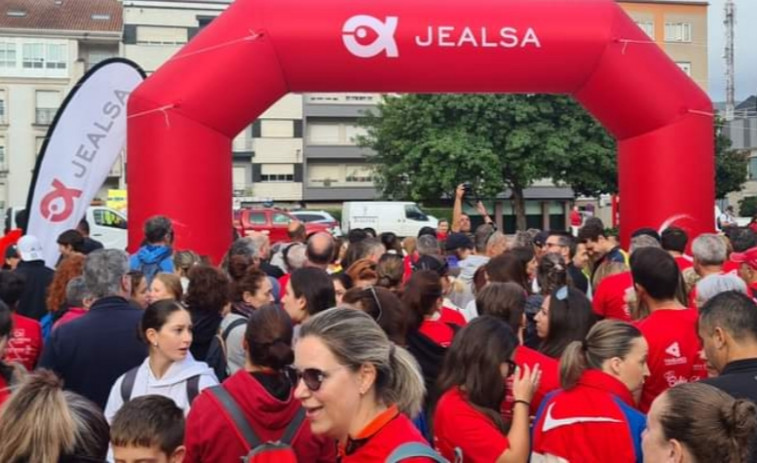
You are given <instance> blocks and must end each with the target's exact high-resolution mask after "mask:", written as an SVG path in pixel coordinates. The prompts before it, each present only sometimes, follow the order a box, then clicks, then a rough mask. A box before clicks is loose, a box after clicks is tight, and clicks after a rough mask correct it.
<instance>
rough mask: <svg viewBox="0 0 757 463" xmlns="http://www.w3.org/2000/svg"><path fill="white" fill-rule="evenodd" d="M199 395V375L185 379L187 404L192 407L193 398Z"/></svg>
mask: <svg viewBox="0 0 757 463" xmlns="http://www.w3.org/2000/svg"><path fill="white" fill-rule="evenodd" d="M199 394H200V375H194V376H192V377H190V378H188V379H187V403H188V404H189V405H192V402H194V400H195V397H197V396H198V395H199Z"/></svg>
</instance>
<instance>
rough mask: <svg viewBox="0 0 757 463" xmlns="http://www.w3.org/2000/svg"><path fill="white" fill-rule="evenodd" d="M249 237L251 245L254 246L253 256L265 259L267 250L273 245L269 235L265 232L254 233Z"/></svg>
mask: <svg viewBox="0 0 757 463" xmlns="http://www.w3.org/2000/svg"><path fill="white" fill-rule="evenodd" d="M248 239H249V240H250V245H251V246H252V251H253V256H252V257H253V258H256V259H265V258H266V257H268V256H266V255H265V254H266V251H267V250H268V248H269V247H270V245H271V241H270V240H269V239H268V235H266V234H264V233H252V234H251V235H250V236H249V237H248Z"/></svg>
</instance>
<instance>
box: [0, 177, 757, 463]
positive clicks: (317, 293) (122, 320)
mask: <svg viewBox="0 0 757 463" xmlns="http://www.w3.org/2000/svg"><path fill="white" fill-rule="evenodd" d="M461 197H462V195H461V192H460V191H458V201H456V206H455V208H454V209H453V216H452V220H451V221H450V222H445V223H441V224H440V227H439V229H433V228H425V229H422V230H421V231H420V232H419V233H418V236H414V237H405V238H404V239H400V238H399V237H398V236H396V235H395V234H394V233H390V232H386V233H381V234H376V233H375V232H374V231H373V230H370V229H353V230H350V231H349V233H348V234H347V236H345V237H343V238H335V237H333V236H331V235H330V234H328V233H316V234H314V235H312V236H306V234H305V228H304V226H303V224H301V223H298V222H292V223H291V224H290V226H289V234H288V236H289V241H287V242H284V243H276V244H275V245H273V246H272V245H271V243H270V242H269V240H268V236H267V235H265V234H261V233H255V232H252V233H250V234H249V235H248V236H245V237H240V238H238V239H236V240H235V241H234V242H233V244H232V245H231V246H230V248H229V250H228V252H227V253H226V255H225V256H224V257H223V260H222V262H221V263H220V264H219V265H218V266H216V265H213V263H211V260H210V259H209V258H207V257H205V256H200V255H197V254H196V253H194V252H192V251H191V250H181V251H180V250H176V249H174V231H173V227H172V224H171V221H170V220H169V219H168V218H166V217H160V216H158V217H153V218H151V219H149V220H148V221H147V222H146V223H145V225H144V243H143V245H142V247H141V248H140V249H139V250H138V251H137V252H136V253H135V254H133V255H131V256H129V255H128V254H126V253H125V252H124V251H121V250H114V249H98V246H96V243H95V244H94V245H93V244H92V243H89V244H87V245H86V246H85V244H84V243H87V242H88V241H87V240H90V241H92V240H91V239H89V238H86V240H85V236H84V235H83V234H82V233H81V231H78V230H70V231H67V232H65V233H63V234H62V235H61V237H60V238H59V240H58V244H59V246H60V250H61V255H62V257H61V259H60V261H59V262H58V265H57V267H56V268H55V270H52V269H48V268H47V267H45V265H44V262H43V261H42V253H41V251H42V250H41V247H40V243H39V241H38V240H37V239H36V238H35V237H33V236H29V235H27V236H23V237H21V238H20V239H18V242H17V243H15V244H12V245H9V246H8V247H7V248H6V250H5V251H3V252H4V255H5V257H6V260H5V264H6V269H4V270H2V271H0V359H2V360H0V404H2V405H1V407H0V442H1V443H0V461H2V462H55V461H65V462H96V461H99V462H105V461H113V462H118V463H121V462H141V461H152V462H173V463H178V462H181V461H186V462H227V461H228V462H232V461H239V460H240V459H242V458H247V459H246V460H244V461H250V462H253V461H280V462H289V461H301V462H324V463H325V462H337V461H341V462H344V463H347V462H385V461H386V462H398V461H408V462H415V461H417V462H422V461H423V462H425V461H449V462H453V461H464V462H481V463H484V462H485V463H491V462H497V463H505V462H506V463H513V462H515V463H521V462H522V463H526V462H528V461H531V462H534V463H542V462H544V463H546V462H550V463H551V462H557V463H560V462H610V461H612V462H621V463H622V462H638V461H645V462H649V463H658V462H660V463H661V462H687V463H694V462H700V463H702V462H713V461H727V462H753V461H757V449H754V450H753V438H754V437H755V436H757V406H756V405H755V404H754V403H753V402H752V401H753V400H757V387H756V386H757V380H756V379H755V378H757V303H756V302H755V295H757V235H756V234H755V233H754V232H753V231H752V230H750V229H748V228H738V227H730V228H728V229H727V230H726V232H725V233H723V234H703V235H700V236H697V237H692V238H693V240H692V242H691V243H689V239H690V237H688V236H687V234H686V232H685V231H684V230H682V229H679V228H675V227H671V228H668V229H666V230H663V231H662V233H658V232H657V231H655V230H652V229H640V230H636V231H634V233H633V234H632V238H631V242H630V246H629V249H628V250H624V249H622V248H621V247H620V246H619V244H618V242H617V239H616V238H615V237H613V236H612V235H611V234H610V233H609V232H608V231H607V230H606V229H605V227H604V226H603V224H602V223H601V221H600V220H599V219H596V218H590V219H588V220H586V221H585V222H584V223H579V222H576V221H573V220H571V225H572V226H574V227H575V229H574V231H575V233H571V232H566V231H550V230H528V231H523V232H518V233H516V234H514V235H506V234H504V233H502V232H501V231H499V230H497V227H496V225H495V224H494V221H493V220H491V218H489V216H488V215H487V214H486V210H485V209H484V208H483V206H481V205H479V206H478V209H479V212H480V213H481V216H482V217H483V218H484V223H483V224H481V225H479V226H478V227H476V228H475V229H474V228H472V226H471V220H470V217H468V216H467V215H465V214H464V213H463V212H462V208H461V207H459V204H457V203H459V200H460V198H461ZM574 222H576V223H574ZM579 225H580V226H579ZM80 228H81V227H80ZM689 244H690V245H689ZM689 249H690V252H691V256H689V255H687V251H688V250H689ZM265 458H267V460H266V459H265Z"/></svg>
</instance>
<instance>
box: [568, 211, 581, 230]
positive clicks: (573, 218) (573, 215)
mask: <svg viewBox="0 0 757 463" xmlns="http://www.w3.org/2000/svg"><path fill="white" fill-rule="evenodd" d="M581 223H582V220H581V213H580V212H578V211H570V225H571V226H573V227H580V226H581Z"/></svg>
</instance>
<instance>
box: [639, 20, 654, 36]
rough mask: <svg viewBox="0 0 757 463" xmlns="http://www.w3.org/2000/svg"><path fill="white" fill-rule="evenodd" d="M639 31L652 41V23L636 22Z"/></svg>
mask: <svg viewBox="0 0 757 463" xmlns="http://www.w3.org/2000/svg"><path fill="white" fill-rule="evenodd" d="M636 25H637V26H639V29H641V30H643V31H644V33H645V34H647V35H648V36H649V38H650V39H652V40H654V22H653V21H636Z"/></svg>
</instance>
